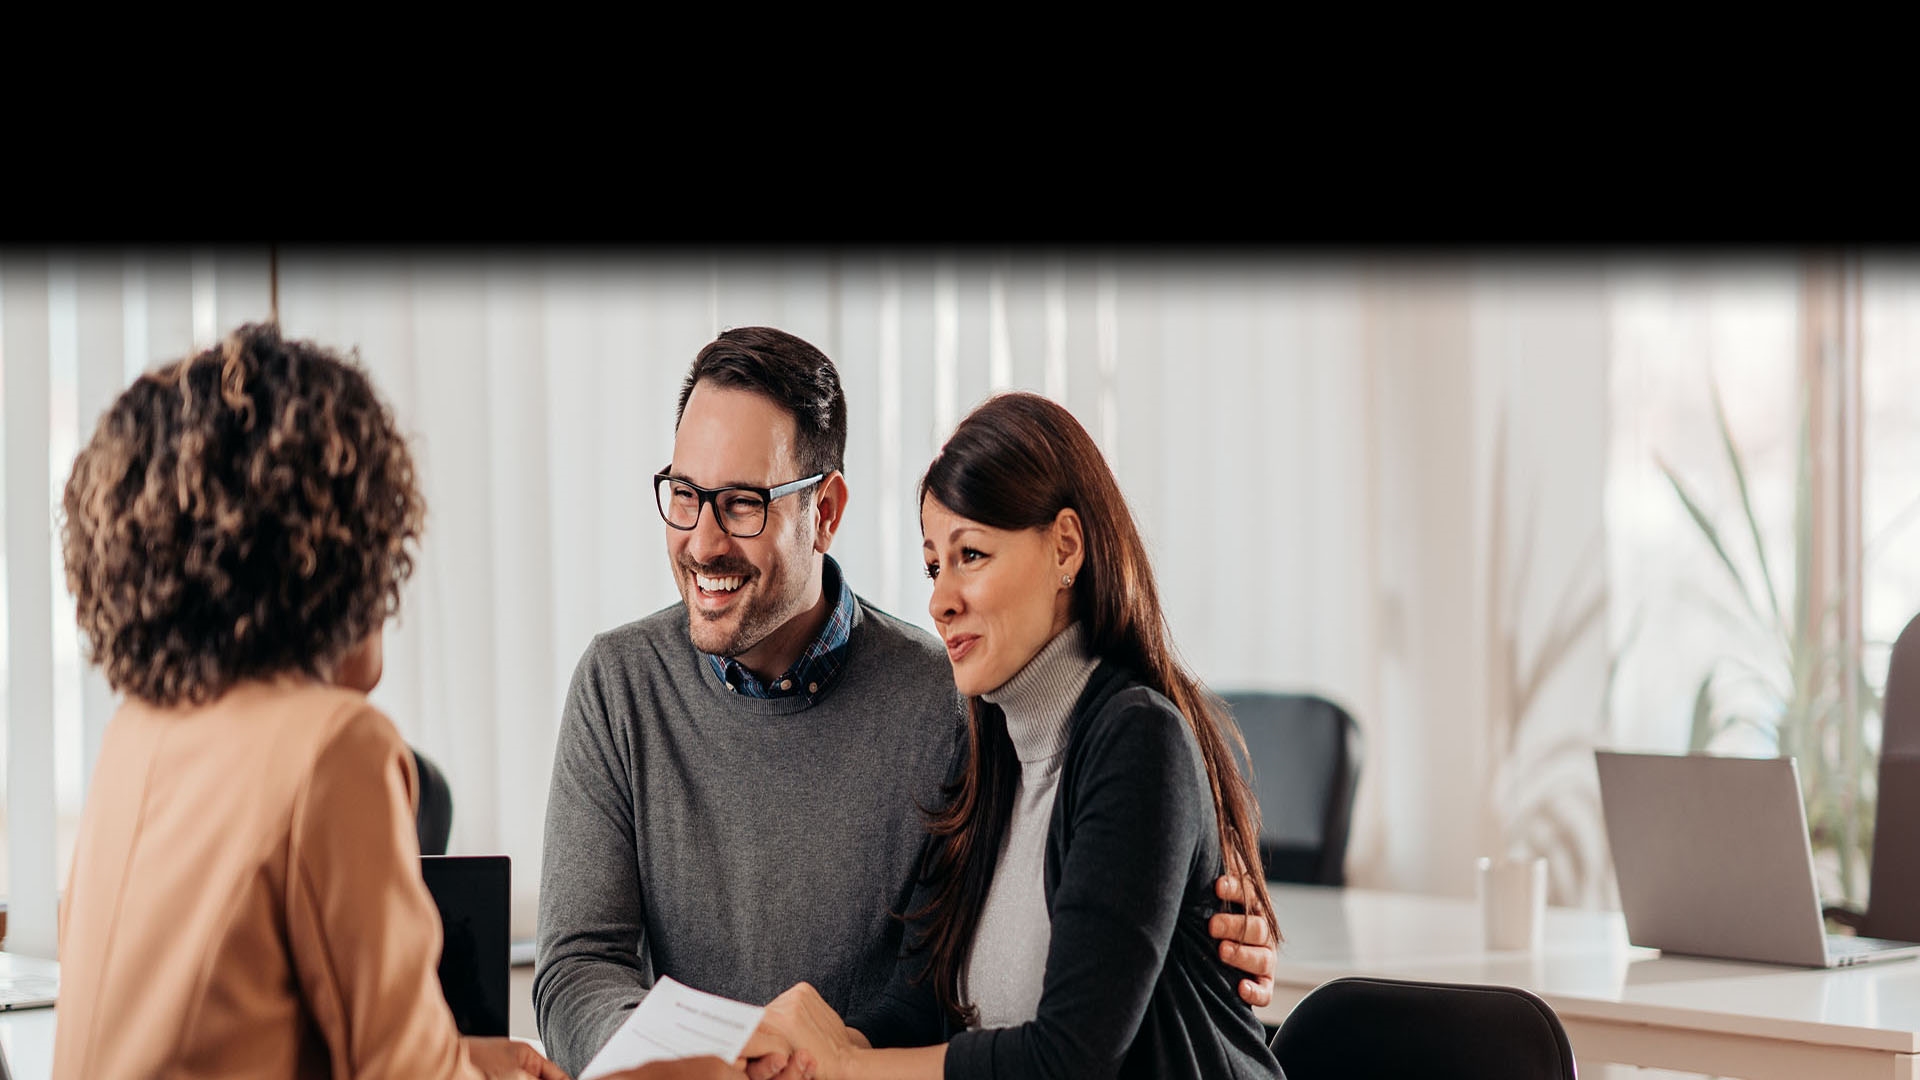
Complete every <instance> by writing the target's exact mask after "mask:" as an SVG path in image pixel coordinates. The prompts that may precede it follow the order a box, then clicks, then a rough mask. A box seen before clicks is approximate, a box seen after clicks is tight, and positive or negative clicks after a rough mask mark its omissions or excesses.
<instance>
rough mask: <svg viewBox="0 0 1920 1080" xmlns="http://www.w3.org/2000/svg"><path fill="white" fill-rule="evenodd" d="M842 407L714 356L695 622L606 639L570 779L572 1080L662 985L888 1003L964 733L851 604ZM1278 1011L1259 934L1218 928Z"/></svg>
mask: <svg viewBox="0 0 1920 1080" xmlns="http://www.w3.org/2000/svg"><path fill="white" fill-rule="evenodd" d="M846 424H847V407H846V399H845V397H844V396H843V395H842V393H841V390H840V381H839V376H838V373H837V372H835V370H834V367H833V364H832V362H831V361H829V360H828V359H827V358H826V356H824V355H823V354H821V352H820V351H819V350H818V349H815V348H814V347H813V346H812V345H809V344H807V343H806V342H805V341H802V340H800V339H799V338H797V337H794V336H793V335H791V334H787V333H784V332H782V331H779V330H773V329H768V328H765V327H746V328H741V329H735V330H729V331H727V332H725V333H723V334H721V335H720V336H719V338H718V339H716V340H715V341H713V342H712V343H711V344H709V345H708V346H707V347H706V348H704V349H702V350H701V351H700V354H699V356H698V357H696V358H695V360H694V362H693V366H692V368H691V369H690V370H689V371H688V372H687V377H686V380H685V382H684V383H683V385H682V387H681V391H680V403H679V411H678V414H677V420H676V424H675V429H674V442H673V460H672V462H671V463H669V464H668V465H667V466H666V468H664V469H662V470H661V471H660V472H659V473H658V474H656V475H655V476H654V478H653V493H654V497H655V501H656V503H657V504H658V506H659V510H660V516H661V518H662V519H663V521H664V523H665V526H666V534H667V556H668V561H669V563H670V564H671V567H672V570H673V574H674V579H675V581H676V583H677V584H678V585H679V587H680V595H681V597H682V602H681V603H679V604H676V605H674V606H672V607H670V608H667V609H665V610H662V611H659V612H656V613H654V614H653V615H650V616H648V617H646V618H644V619H641V620H639V621H637V622H634V623H629V624H628V625H626V626H623V627H620V628H619V629H616V630H611V631H608V632H607V633H604V634H601V635H599V636H598V637H596V638H595V639H594V641H593V643H592V644H591V645H590V646H588V648H587V652H586V655H585V656H583V657H582V658H581V660H580V664H579V666H578V668H577V669H576V670H575V672H574V677H573V683H572V686H571V687H570V688H569V690H568V693H567V701H566V705H565V710H564V715H563V716H562V720H561V731H560V740H559V745H558V747H557V748H556V751H555V754H554V765H553V785H552V789H551V793H550V795H549V797H548V803H547V822H546V839H545V850H544V853H543V859H542V866H541V896H540V924H539V943H538V971H537V973H536V975H535V978H534V1006H535V1009H536V1011H537V1013H538V1015H539V1021H540V1036H541V1040H542V1041H543V1042H544V1044H545V1047H546V1050H547V1052H548V1054H549V1056H551V1057H552V1058H553V1060H554V1061H555V1062H557V1063H559V1065H560V1066H561V1067H562V1068H564V1069H566V1070H567V1071H568V1072H570V1073H573V1074H575V1075H577V1074H579V1073H580V1072H581V1071H582V1070H583V1069H584V1068H585V1067H586V1065H587V1063H588V1062H589V1061H590V1060H591V1059H592V1057H593V1055H594V1054H595V1053H596V1052H597V1051H598V1050H599V1048H600V1047H601V1046H602V1045H603V1044H604V1043H605V1042H606V1041H607V1039H608V1038H609V1037H611V1035H612V1034H613V1032H614V1031H615V1030H616V1029H617V1028H618V1027H619V1025H620V1024H621V1023H622V1022H623V1021H624V1020H625V1019H626V1017H627V1014H628V1010H630V1009H631V1008H632V1007H633V1006H634V1005H636V1004H638V1003H639V1001H640V1000H641V999H642V998H643V997H645V996H646V993H647V989H648V988H649V987H651V986H652V985H653V982H654V980H655V979H656V978H657V977H659V976H662V975H665V976H671V977H673V978H674V979H676V980H678V981H680V982H683V983H686V984H688V985H690V986H694V987H696V988H698V989H702V990H706V991H710V992H712V993H718V994H723V995H726V996H728V997H733V998H738V999H741V1000H744V1001H750V1002H754V1003H756V1004H761V1003H765V1002H767V1001H769V1000H771V999H772V998H773V997H774V996H775V995H777V994H779V993H780V992H781V991H783V990H785V989H787V988H788V987H789V986H791V985H793V984H794V983H796V982H799V981H802V980H805V981H807V982H811V983H813V985H814V986H815V987H816V988H817V989H818V990H819V991H820V993H821V995H822V996H823V997H824V998H825V999H826V1000H827V1002H828V1003H829V1004H831V1005H833V1006H834V1008H836V1009H838V1010H839V1011H840V1012H841V1014H842V1015H846V1014H848V1013H850V1012H852V1011H855V1010H857V1009H858V1008H859V1006H860V1005H862V1004H864V1003H865V1002H866V1001H867V1000H868V999H869V998H870V997H872V996H874V995H875V994H877V993H879V992H880V991H881V990H882V989H883V988H884V987H885V985H886V982H887V979H888V977H889V976H890V975H891V973H892V970H893V964H894V960H895V958H896V956H897V955H898V951H899V946H900V937H901V929H902V924H901V922H900V921H899V920H898V919H897V918H895V917H894V916H895V913H900V912H903V911H904V910H905V905H906V903H907V900H908V895H909V892H910V890H911V886H912V878H913V874H914V870H915V867H916V862H917V857H918V855H919V852H920V849H921V845H922V843H923V840H924V836H925V831H924V829H925V818H924V817H923V816H922V814H921V809H922V808H923V807H925V808H931V807H933V806H935V805H936V804H937V803H938V802H939V801H940V799H941V791H940V788H941V783H942V781H943V780H944V779H945V777H946V774H947V770H948V766H949V764H950V763H951V761H952V759H953V755H954V753H955V751H956V749H957V748H958V747H959V745H960V740H961V737H962V735H963V733H964V730H965V728H964V722H963V717H964V706H963V703H962V702H961V700H960V698H959V696H958V694H957V693H956V692H955V690H954V686H953V675H952V669H951V667H950V666H949V664H948V662H947V658H946V652H945V650H944V649H943V648H942V646H941V643H940V642H939V641H938V640H937V639H936V638H934V637H933V636H932V635H931V634H928V633H926V632H925V631H923V630H920V629H918V628H917V627H914V626H912V625H910V624H908V623H905V622H903V621H901V620H899V619H896V618H894V617H893V616H891V615H888V614H886V613H885V612H883V611H880V610H879V609H877V608H875V607H873V606H872V605H871V604H868V603H867V602H866V601H864V600H861V599H860V598H859V597H858V596H856V595H855V594H854V592H853V590H852V589H851V588H850V587H849V586H848V585H847V583H846V581H845V579H844V578H843V576H842V575H841V572H840V567H839V565H838V564H837V563H836V562H835V561H834V560H833V559H832V558H831V557H829V556H828V555H827V550H828V548H829V547H831V546H832V543H833V538H834V535H835V533H836V532H837V531H838V529H839V527H840V523H841V521H842V520H843V519H844V516H845V513H846V505H847V483H846V479H845V477H844V476H843V475H842V474H841V469H842V465H843V463H842V460H841V459H842V455H843V454H844V452H845V448H846ZM1216 923H1219V924H1220V930H1219V933H1218V935H1217V936H1221V937H1229V936H1230V935H1232V934H1246V935H1251V937H1250V938H1249V939H1248V940H1247V941H1246V942H1244V943H1240V944H1232V943H1229V944H1226V945H1224V946H1223V955H1225V956H1227V957H1228V959H1229V962H1230V963H1233V964H1235V966H1237V967H1240V968H1242V969H1243V970H1245V971H1247V972H1248V973H1249V974H1250V975H1252V976H1254V978H1253V979H1251V980H1248V981H1247V982H1244V983H1243V984H1242V988H1241V992H1242V995H1243V996H1246V997H1247V998H1248V999H1249V1000H1251V1001H1253V1002H1254V1003H1255V1004H1256V1005H1263V1004H1265V1003H1266V1001H1267V999H1268V997H1269V996H1270V994H1271V980H1270V978H1269V977H1270V975H1271V971H1272V963H1273V956H1274V954H1273V951H1272V949H1271V948H1270V947H1267V946H1266V945H1265V943H1264V937H1263V936H1262V935H1261V931H1262V930H1263V929H1264V926H1265V924H1264V923H1262V922H1260V921H1259V920H1238V919H1236V920H1231V921H1230V922H1229V921H1223V920H1220V919H1216Z"/></svg>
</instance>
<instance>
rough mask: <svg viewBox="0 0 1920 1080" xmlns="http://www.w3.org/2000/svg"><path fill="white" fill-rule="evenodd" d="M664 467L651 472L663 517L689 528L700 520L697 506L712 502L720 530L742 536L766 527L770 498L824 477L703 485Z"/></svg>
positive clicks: (804, 487) (821, 475)
mask: <svg viewBox="0 0 1920 1080" xmlns="http://www.w3.org/2000/svg"><path fill="white" fill-rule="evenodd" d="M671 468H673V466H672V465H671V464H669V465H668V466H667V469H671ZM667 469H662V470H661V471H659V472H657V473H654V474H653V497H654V502H655V503H656V504H658V505H659V507H660V519H661V520H662V521H665V522H666V523H667V524H669V525H671V526H673V527H674V528H676V529H685V530H691V529H693V528H694V527H695V526H697V525H699V524H700V508H701V507H702V506H705V505H707V504H708V503H712V504H713V519H714V521H716V522H718V523H719V524H720V528H721V530H722V531H724V532H725V533H726V534H727V535H728V536H732V537H735V538H737V539H741V540H751V539H753V538H754V537H756V536H759V535H760V533H761V532H762V531H763V530H765V529H766V527H767V506H768V505H769V504H770V503H772V502H773V500H775V499H778V498H780V497H781V496H783V495H791V494H793V493H794V492H796V491H805V490H807V489H808V488H810V487H812V486H813V485H815V484H817V483H819V482H820V481H822V480H825V479H826V478H827V474H826V473H814V474H813V475H812V476H809V477H806V478H805V479H801V480H795V481H793V482H792V483H790V484H781V485H780V486H779V487H770V488H763V487H749V486H747V485H744V484H736V485H734V486H733V487H723V488H703V487H701V486H700V485H698V484H689V483H687V482H686V481H685V480H682V479H680V478H678V477H675V476H669V475H668V474H667Z"/></svg>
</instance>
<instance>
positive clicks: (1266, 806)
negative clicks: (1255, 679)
mask: <svg viewBox="0 0 1920 1080" xmlns="http://www.w3.org/2000/svg"><path fill="white" fill-rule="evenodd" d="M1221 697H1222V699H1224V700H1225V701H1226V703H1227V707H1228V708H1230V709H1232V710H1233V719H1234V722H1235V723H1236V724H1238V725H1239V727H1240V734H1241V735H1242V736H1243V737H1245V738H1246V740H1247V752H1248V754H1249V755H1250V756H1251V757H1252V759H1253V760H1252V764H1253V785H1254V792H1255V794H1256V795H1257V796H1258V798H1259V800H1260V857H1261V859H1262V860H1263V861H1264V862H1265V863H1266V867H1267V878H1268V880H1270V881H1289V882H1296V883H1299V884H1305V885H1344V884H1346V881H1347V872H1346V864H1347V830H1348V827H1349V826H1350V825H1351V824H1352V822H1353V797H1354V790H1355V788H1356V787H1357V786H1358V785H1359V783H1360V752H1361V751H1360V725H1359V724H1357V723H1355V722H1354V719H1353V717H1352V716H1351V715H1349V714H1348V712H1347V710H1345V709H1343V708H1341V707H1340V706H1338V705H1336V704H1334V703H1333V702H1331V701H1328V700H1327V699H1326V698H1323V697H1319V696H1316V695H1313V694H1274V693H1265V692H1259V691H1241V692H1234V693H1227V694H1222V695H1221Z"/></svg>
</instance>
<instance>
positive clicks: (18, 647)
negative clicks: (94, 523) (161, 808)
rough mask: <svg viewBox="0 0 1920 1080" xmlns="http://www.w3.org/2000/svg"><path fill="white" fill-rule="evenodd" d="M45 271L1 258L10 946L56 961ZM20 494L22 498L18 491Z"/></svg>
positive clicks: (32, 261) (40, 260)
mask: <svg viewBox="0 0 1920 1080" xmlns="http://www.w3.org/2000/svg"><path fill="white" fill-rule="evenodd" d="M47 278H48V263H47V259H46V257H45V256H44V255H40V256H34V255H21V254H15V255H8V256H6V257H5V258H3V259H0V354H4V365H5V379H6V384H5V393H6V423H7V430H6V439H5V449H6V477H7V492H8V498H7V524H6V541H7V573H6V582H7V611H8V614H9V618H8V620H7V718H8V724H7V822H8V825H9V834H10V835H9V843H8V853H7V854H8V867H7V869H8V882H9V885H10V888H9V896H8V904H7V947H8V948H9V949H10V950H11V951H13V952H19V953H25V954H27V955H29V956H48V957H50V956H53V955H54V953H55V951H56V946H57V939H58V929H59V928H58V926H57V925H56V918H57V912H56V910H55V901H54V895H55V887H56V886H55V880H54V878H55V873H56V869H55V861H56V860H55V854H54V831H53V823H54V819H55V806H54V760H53V749H54V748H53V622H52V619H51V617H50V615H51V611H52V606H53V582H52V580H51V577H50V575H49V573H48V567H49V565H50V563H51V559H52V557H53V532H52V522H53V504H52V502H51V500H50V498H49V497H48V496H49V492H48V487H47V468H48V455H47V440H48V437H49V434H50V432H49V426H50V425H49V411H48V400H49V395H50V393H51V388H50V386H49V380H48V373H49V364H48V351H49V344H50V343H49V339H48V305H47V291H48V281H47ZM16 492H17V493H19V494H18V495H16V494H15V493H16Z"/></svg>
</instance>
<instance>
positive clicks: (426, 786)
mask: <svg viewBox="0 0 1920 1080" xmlns="http://www.w3.org/2000/svg"><path fill="white" fill-rule="evenodd" d="M413 764H414V766H415V769H414V771H415V772H417V773H419V774H420V809H419V811H418V812H417V813H416V814H415V815H414V819H413V823H414V827H415V829H416V830H417V831H418V832H419V834H420V854H422V855H445V854H446V853H447V840H448V839H449V838H450V837H451V836H452V835H453V788H452V787H451V786H450V785H448V783H447V778H446V777H445V776H444V775H442V774H441V772H440V768H439V766H437V765H435V764H434V763H433V762H432V761H431V760H429V759H428V757H427V755H425V754H423V753H421V752H420V751H418V750H415V751H414V752H413Z"/></svg>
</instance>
